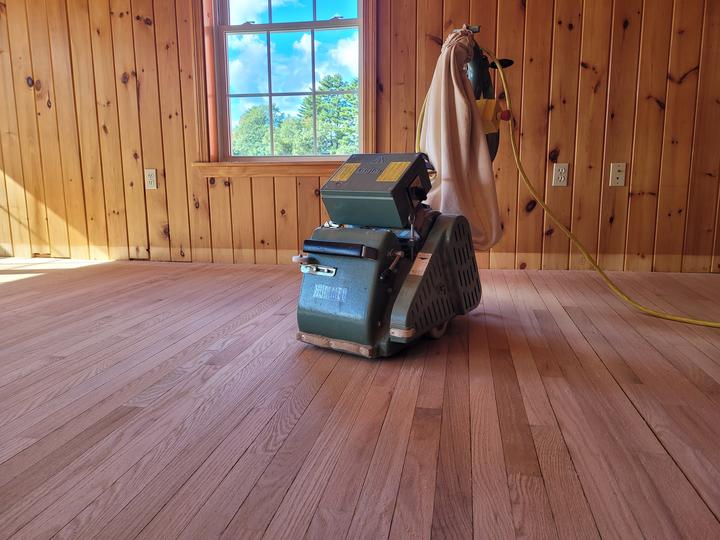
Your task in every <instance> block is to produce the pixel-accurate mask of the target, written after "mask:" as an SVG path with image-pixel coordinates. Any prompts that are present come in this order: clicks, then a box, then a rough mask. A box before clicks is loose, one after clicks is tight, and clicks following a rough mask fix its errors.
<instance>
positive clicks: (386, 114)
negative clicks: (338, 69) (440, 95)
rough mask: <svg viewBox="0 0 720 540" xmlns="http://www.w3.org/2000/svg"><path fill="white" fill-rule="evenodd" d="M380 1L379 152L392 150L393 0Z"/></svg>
mask: <svg viewBox="0 0 720 540" xmlns="http://www.w3.org/2000/svg"><path fill="white" fill-rule="evenodd" d="M377 2H378V23H377V24H378V30H377V37H378V46H377V95H376V100H377V104H376V110H377V113H376V114H377V120H376V122H375V126H376V127H375V129H376V134H375V136H376V139H377V140H376V142H375V144H376V147H377V148H376V149H377V151H378V152H389V151H390V96H391V89H392V84H391V80H390V77H391V69H392V66H391V62H390V50H391V36H392V28H391V22H392V21H391V18H392V11H391V9H390V6H391V5H392V3H391V0H377Z"/></svg>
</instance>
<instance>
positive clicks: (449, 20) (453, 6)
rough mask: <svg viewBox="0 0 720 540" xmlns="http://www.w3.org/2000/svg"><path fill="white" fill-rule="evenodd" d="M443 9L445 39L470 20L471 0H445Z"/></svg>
mask: <svg viewBox="0 0 720 540" xmlns="http://www.w3.org/2000/svg"><path fill="white" fill-rule="evenodd" d="M442 10H443V39H444V38H445V37H447V35H448V34H449V33H450V32H452V31H453V30H455V29H456V28H461V27H462V25H463V24H468V23H469V22H470V0H444V1H443V3H442Z"/></svg>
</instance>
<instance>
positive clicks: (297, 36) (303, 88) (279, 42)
mask: <svg viewBox="0 0 720 540" xmlns="http://www.w3.org/2000/svg"><path fill="white" fill-rule="evenodd" d="M311 44H312V38H311V36H310V32H309V31H306V32H272V33H271V34H270V66H271V68H272V91H273V93H276V92H310V91H312V54H311V52H312V45H311Z"/></svg>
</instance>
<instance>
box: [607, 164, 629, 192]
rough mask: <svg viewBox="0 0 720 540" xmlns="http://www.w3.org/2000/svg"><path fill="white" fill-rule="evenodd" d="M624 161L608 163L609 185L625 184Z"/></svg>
mask: <svg viewBox="0 0 720 540" xmlns="http://www.w3.org/2000/svg"><path fill="white" fill-rule="evenodd" d="M625 166H626V164H625V163H611V164H610V187H623V186H624V185H625Z"/></svg>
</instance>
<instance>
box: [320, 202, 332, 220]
mask: <svg viewBox="0 0 720 540" xmlns="http://www.w3.org/2000/svg"><path fill="white" fill-rule="evenodd" d="M328 221H330V214H328V211H327V208H325V203H324V202H323V201H322V197H321V198H320V225H324V224H325V223H326V222H328Z"/></svg>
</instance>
